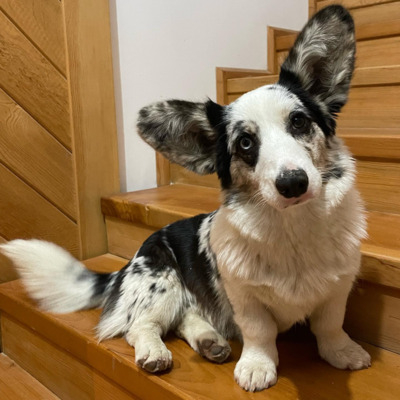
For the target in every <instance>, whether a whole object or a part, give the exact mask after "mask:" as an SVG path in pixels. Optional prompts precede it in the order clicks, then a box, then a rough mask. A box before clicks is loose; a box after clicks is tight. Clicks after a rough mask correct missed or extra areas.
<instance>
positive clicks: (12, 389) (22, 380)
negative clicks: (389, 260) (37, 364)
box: [0, 354, 58, 400]
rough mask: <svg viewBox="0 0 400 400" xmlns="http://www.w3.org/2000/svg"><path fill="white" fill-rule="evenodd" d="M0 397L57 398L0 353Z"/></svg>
mask: <svg viewBox="0 0 400 400" xmlns="http://www.w3.org/2000/svg"><path fill="white" fill-rule="evenodd" d="M0 398H2V399H4V400H20V399H21V400H22V399H29V400H56V399H58V397H57V396H56V395H55V394H54V393H52V392H51V391H50V390H48V389H47V388H46V387H45V386H43V385H42V384H41V383H39V382H38V381H37V380H35V379H34V378H33V377H32V376H31V375H29V374H28V373H27V372H26V371H24V370H23V369H22V368H21V367H20V366H19V365H17V364H16V363H15V361H13V360H11V359H10V358H9V357H7V356H6V355H4V354H0Z"/></svg>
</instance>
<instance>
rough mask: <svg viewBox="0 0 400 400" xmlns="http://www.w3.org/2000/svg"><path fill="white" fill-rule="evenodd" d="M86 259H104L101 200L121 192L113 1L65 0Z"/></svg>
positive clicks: (81, 218) (81, 235) (80, 225)
mask: <svg viewBox="0 0 400 400" xmlns="http://www.w3.org/2000/svg"><path fill="white" fill-rule="evenodd" d="M63 5H64V14H65V25H66V39H67V51H68V79H69V89H70V98H71V110H72V121H73V137H74V143H73V155H74V157H75V167H76V180H77V191H78V208H79V229H80V237H81V252H82V254H81V256H82V257H83V258H88V257H91V256H94V255H98V254H101V253H104V252H105V251H106V249H107V238H106V231H105V224H104V220H103V216H102V215H101V210H100V205H99V200H100V197H101V196H107V195H110V194H112V193H117V192H119V190H120V184H119V166H118V150H117V147H118V146H117V132H116V117H115V104H114V86H113V73H112V59H111V39H110V21H109V9H108V1H107V0H100V1H99V0H87V1H79V0H65V1H64V2H63Z"/></svg>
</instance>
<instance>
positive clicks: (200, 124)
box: [137, 100, 224, 174]
mask: <svg viewBox="0 0 400 400" xmlns="http://www.w3.org/2000/svg"><path fill="white" fill-rule="evenodd" d="M223 118H224V107H222V106H220V105H218V104H216V103H214V102H213V101H211V100H208V101H207V102H205V103H192V102H189V101H181V100H167V101H162V102H158V103H154V104H151V105H149V106H147V107H144V108H142V109H141V110H140V111H139V117H138V122H137V127H138V132H139V134H140V136H141V137H142V138H143V139H144V140H145V141H146V142H147V143H148V144H149V145H150V146H152V147H153V148H154V149H155V150H157V151H159V152H160V153H161V154H163V155H164V156H165V157H166V158H167V159H168V160H170V161H172V162H174V163H177V164H179V165H182V166H183V167H185V168H187V169H189V170H191V171H194V172H197V173H198V174H211V173H213V172H215V170H216V158H217V150H216V148H217V140H218V132H220V130H221V126H222V125H223V124H224V121H223Z"/></svg>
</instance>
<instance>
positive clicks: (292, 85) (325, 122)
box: [278, 67, 336, 136]
mask: <svg viewBox="0 0 400 400" xmlns="http://www.w3.org/2000/svg"><path fill="white" fill-rule="evenodd" d="M278 84H280V85H281V86H283V87H285V88H287V89H288V90H289V91H290V92H292V93H293V94H295V95H296V96H297V97H298V99H299V100H300V101H301V102H302V103H303V105H304V106H305V107H306V108H307V111H308V112H309V114H310V116H311V118H312V119H313V121H314V122H316V123H317V125H318V126H319V127H320V128H321V129H322V132H324V134H325V135H326V136H330V135H334V134H335V128H336V121H335V120H334V118H333V117H332V116H331V115H327V114H324V113H323V112H322V110H321V107H320V106H319V105H318V104H317V103H316V102H315V101H314V100H313V99H312V98H311V96H310V95H309V94H308V93H307V92H306V91H305V90H304V89H303V87H302V85H301V81H300V78H299V77H298V76H297V75H296V74H295V73H294V72H292V71H289V70H287V69H285V68H284V67H282V68H281V72H280V75H279V81H278Z"/></svg>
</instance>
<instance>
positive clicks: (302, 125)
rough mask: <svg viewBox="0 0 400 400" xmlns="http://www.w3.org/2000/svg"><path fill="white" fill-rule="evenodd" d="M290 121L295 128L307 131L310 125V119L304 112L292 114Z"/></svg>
mask: <svg viewBox="0 0 400 400" xmlns="http://www.w3.org/2000/svg"><path fill="white" fill-rule="evenodd" d="M290 121H291V123H292V126H293V128H294V129H296V130H297V131H299V132H305V131H307V130H308V128H309V126H310V120H309V119H308V118H307V117H306V116H305V115H304V114H303V113H294V114H293V115H291V116H290Z"/></svg>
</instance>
